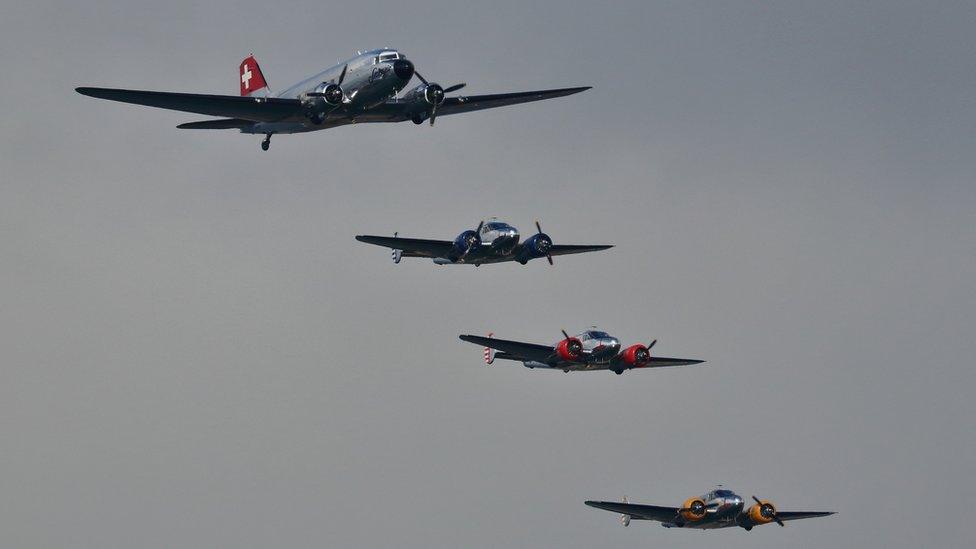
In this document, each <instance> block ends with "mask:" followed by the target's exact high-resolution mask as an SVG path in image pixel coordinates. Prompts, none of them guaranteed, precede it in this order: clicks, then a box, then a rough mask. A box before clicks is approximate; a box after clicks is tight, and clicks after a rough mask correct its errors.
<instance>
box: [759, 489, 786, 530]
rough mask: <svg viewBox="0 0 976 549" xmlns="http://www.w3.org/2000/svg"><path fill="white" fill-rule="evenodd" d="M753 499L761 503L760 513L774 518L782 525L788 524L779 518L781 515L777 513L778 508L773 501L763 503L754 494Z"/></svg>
mask: <svg viewBox="0 0 976 549" xmlns="http://www.w3.org/2000/svg"><path fill="white" fill-rule="evenodd" d="M752 499H753V500H755V501H756V503H758V504H759V514H761V515H762V516H764V517H766V518H771V519H773V520H774V521H775V522H776V524H779V525H780V526H786V525H785V524H783V521H782V520H780V519H779V516H778V515H777V514H776V508H775V507H773V504H772V503H768V502H767V503H763V502H762V501H760V500H759V498H757V497H756V496H752Z"/></svg>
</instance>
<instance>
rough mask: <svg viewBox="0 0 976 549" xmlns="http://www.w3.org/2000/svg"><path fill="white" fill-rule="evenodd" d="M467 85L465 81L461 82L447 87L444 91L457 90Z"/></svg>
mask: <svg viewBox="0 0 976 549" xmlns="http://www.w3.org/2000/svg"><path fill="white" fill-rule="evenodd" d="M465 86H467V84H465V83H464V82H461V83H460V84H454V85H453V86H450V87H448V88H447V89H445V90H444V93H451V92H455V91H458V90H459V89H461V88H463V87H465Z"/></svg>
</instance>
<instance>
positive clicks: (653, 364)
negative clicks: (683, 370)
mask: <svg viewBox="0 0 976 549" xmlns="http://www.w3.org/2000/svg"><path fill="white" fill-rule="evenodd" d="M702 362H705V361H704V360H695V359H691V358H668V357H663V356H654V355H651V361H650V362H648V363H647V364H645V365H644V366H643V367H644V368H664V367H665V366H689V365H691V364H701V363H702Z"/></svg>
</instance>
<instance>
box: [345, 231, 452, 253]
mask: <svg viewBox="0 0 976 549" xmlns="http://www.w3.org/2000/svg"><path fill="white" fill-rule="evenodd" d="M356 240H358V241H360V242H366V243H367V244H376V245H377V246H385V247H387V248H392V249H394V250H403V256H404V257H447V254H448V253H449V252H450V251H451V247H452V246H454V243H453V242H451V241H450V240H425V239H422V238H400V237H396V236H370V235H359V236H357V237H356Z"/></svg>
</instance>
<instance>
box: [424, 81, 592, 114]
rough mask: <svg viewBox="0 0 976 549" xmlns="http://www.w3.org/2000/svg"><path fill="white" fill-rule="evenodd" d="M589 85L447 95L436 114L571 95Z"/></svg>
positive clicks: (586, 88)
mask: <svg viewBox="0 0 976 549" xmlns="http://www.w3.org/2000/svg"><path fill="white" fill-rule="evenodd" d="M590 87H591V86H583V87H579V88H559V89H555V90H537V91H527V92H516V93H495V94H489V95H468V96H464V95H459V96H456V97H448V98H447V99H445V100H444V103H442V104H441V105H440V106H439V107H437V116H446V115H448V114H458V113H462V112H472V111H480V110H483V109H494V108H495V107H505V106H508V105H518V104H519V103H530V102H532V101H542V100H543V99H552V98H554V97H563V96H566V95H573V94H574V93H579V92H582V91H586V90H588V89H590Z"/></svg>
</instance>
